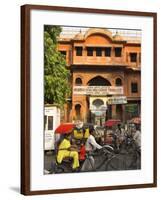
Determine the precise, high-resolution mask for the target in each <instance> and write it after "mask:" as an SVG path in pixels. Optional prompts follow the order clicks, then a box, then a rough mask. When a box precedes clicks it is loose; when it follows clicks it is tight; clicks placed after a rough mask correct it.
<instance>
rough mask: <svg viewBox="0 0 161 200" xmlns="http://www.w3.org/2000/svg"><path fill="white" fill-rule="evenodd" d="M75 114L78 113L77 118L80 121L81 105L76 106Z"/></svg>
mask: <svg viewBox="0 0 161 200" xmlns="http://www.w3.org/2000/svg"><path fill="white" fill-rule="evenodd" d="M75 113H76V118H77V119H80V118H81V105H80V104H76V105H75Z"/></svg>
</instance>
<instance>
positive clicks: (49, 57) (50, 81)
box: [44, 26, 71, 106]
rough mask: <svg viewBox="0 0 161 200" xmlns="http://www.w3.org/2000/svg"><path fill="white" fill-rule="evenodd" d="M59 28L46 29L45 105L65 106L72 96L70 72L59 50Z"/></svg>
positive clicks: (50, 27)
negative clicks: (68, 98)
mask: <svg viewBox="0 0 161 200" xmlns="http://www.w3.org/2000/svg"><path fill="white" fill-rule="evenodd" d="M60 33H61V28H60V27H59V26H45V28H44V81H45V86H44V87H45V103H49V104H53V103H54V104H57V105H58V106H63V104H64V103H65V102H66V98H67V97H68V96H69V95H70V91H71V88H70V86H69V78H70V72H69V70H67V69H66V61H65V58H64V56H63V55H62V54H61V53H60V52H59V51H58V50H57V44H58V42H57V38H58V36H59V35H60Z"/></svg>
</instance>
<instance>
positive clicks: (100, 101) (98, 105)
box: [92, 99, 104, 108]
mask: <svg viewBox="0 0 161 200" xmlns="http://www.w3.org/2000/svg"><path fill="white" fill-rule="evenodd" d="M92 104H93V105H94V106H95V107H96V108H100V107H101V106H102V105H104V102H103V101H102V100H101V99H95V100H94V101H93V102H92Z"/></svg>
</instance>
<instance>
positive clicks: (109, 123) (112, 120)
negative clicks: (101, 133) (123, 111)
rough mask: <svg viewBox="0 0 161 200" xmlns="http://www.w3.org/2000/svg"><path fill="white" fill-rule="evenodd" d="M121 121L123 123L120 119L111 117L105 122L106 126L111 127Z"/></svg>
mask: <svg viewBox="0 0 161 200" xmlns="http://www.w3.org/2000/svg"><path fill="white" fill-rule="evenodd" d="M120 123H121V120H120V119H109V120H107V121H106V122H105V124H104V126H108V127H111V126H115V125H117V124H120Z"/></svg>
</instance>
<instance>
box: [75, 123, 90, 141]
mask: <svg viewBox="0 0 161 200" xmlns="http://www.w3.org/2000/svg"><path fill="white" fill-rule="evenodd" d="M73 136H74V138H75V139H77V140H81V139H83V138H84V139H87V138H88V137H89V128H83V122H81V121H79V120H78V121H77V122H76V127H75V129H74V131H73Z"/></svg>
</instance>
